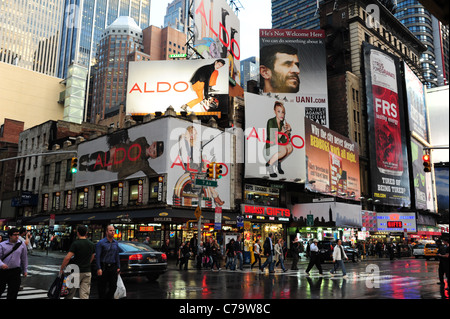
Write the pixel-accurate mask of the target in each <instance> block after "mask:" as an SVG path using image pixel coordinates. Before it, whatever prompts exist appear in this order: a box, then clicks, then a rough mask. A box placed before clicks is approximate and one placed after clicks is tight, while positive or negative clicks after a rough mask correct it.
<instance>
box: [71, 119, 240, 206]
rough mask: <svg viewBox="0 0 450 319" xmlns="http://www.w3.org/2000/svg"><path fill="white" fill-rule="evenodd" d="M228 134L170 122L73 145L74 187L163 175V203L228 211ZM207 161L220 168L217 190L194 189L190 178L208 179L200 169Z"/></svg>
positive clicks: (172, 120) (203, 167)
mask: <svg viewBox="0 0 450 319" xmlns="http://www.w3.org/2000/svg"><path fill="white" fill-rule="evenodd" d="M230 135H231V134H229V133H226V132H222V131H220V130H218V129H214V128H210V127H204V126H202V125H201V124H200V122H194V123H193V122H187V121H183V120H180V119H174V118H161V119H160V120H156V121H152V122H150V123H146V124H142V125H139V126H135V127H132V128H130V129H128V130H120V131H117V132H115V133H113V134H108V135H107V136H103V137H100V138H97V139H95V140H92V141H87V142H84V143H81V144H80V145H79V147H78V157H79V170H78V173H77V174H76V181H75V186H76V187H77V188H78V187H83V186H87V185H97V184H102V183H111V182H121V181H122V182H123V181H124V180H129V179H135V178H142V177H156V176H160V175H162V174H167V178H166V188H167V194H166V198H167V204H169V205H174V206H187V207H194V206H198V205H199V204H200V205H201V207H211V208H212V207H218V206H220V207H222V208H225V209H229V208H230V204H231V203H230V175H231V174H230V162H231V159H230V150H231V149H232V146H231V140H232V139H231V138H230ZM209 141H211V142H209ZM206 142H209V143H208V144H207V145H206V146H205V147H204V148H203V151H201V145H202V143H203V145H204V144H206ZM213 161H214V162H218V163H221V164H222V165H223V168H222V171H223V178H221V179H219V180H217V187H212V186H211V187H210V186H207V185H208V184H209V182H210V181H208V182H205V183H204V184H207V185H204V186H197V185H196V179H199V180H204V181H205V180H208V178H206V169H207V168H206V166H207V164H209V163H210V162H213ZM202 187H203V193H202V196H200V197H199V196H198V194H199V193H200V189H201V188H202ZM143 202H144V203H145V202H146V201H145V199H144V200H143Z"/></svg>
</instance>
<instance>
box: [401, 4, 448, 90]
mask: <svg viewBox="0 0 450 319" xmlns="http://www.w3.org/2000/svg"><path fill="white" fill-rule="evenodd" d="M397 6H398V8H397V12H396V14H395V16H396V18H397V19H399V20H400V22H401V23H403V24H404V25H405V26H406V27H407V28H408V29H409V30H410V31H411V32H412V33H413V34H414V35H415V36H416V37H417V38H418V39H420V40H421V41H422V42H423V43H424V44H425V46H426V47H427V50H426V51H425V52H423V53H422V55H421V57H420V62H421V66H422V74H423V76H424V78H425V80H426V83H425V84H426V85H427V87H428V88H432V87H436V86H441V85H447V84H448V72H449V70H448V69H449V64H448V60H449V56H448V54H449V53H448V52H449V40H448V33H449V31H448V26H444V25H442V23H440V22H439V21H438V20H437V19H436V17H434V16H433V15H431V13H430V12H428V10H426V9H425V8H424V6H423V5H422V4H420V2H419V1H418V0H399V1H398V3H397Z"/></svg>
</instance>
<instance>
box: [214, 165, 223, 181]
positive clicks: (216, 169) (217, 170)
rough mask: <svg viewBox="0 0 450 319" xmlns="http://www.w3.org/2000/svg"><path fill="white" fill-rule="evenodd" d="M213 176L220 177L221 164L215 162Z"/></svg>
mask: <svg viewBox="0 0 450 319" xmlns="http://www.w3.org/2000/svg"><path fill="white" fill-rule="evenodd" d="M214 172H215V175H214V178H215V179H221V178H222V164H219V163H216V165H215V166H214Z"/></svg>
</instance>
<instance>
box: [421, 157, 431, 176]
mask: <svg viewBox="0 0 450 319" xmlns="http://www.w3.org/2000/svg"><path fill="white" fill-rule="evenodd" d="M422 159H423V171H424V172H425V173H429V172H431V163H430V155H429V154H425V155H423V156H422Z"/></svg>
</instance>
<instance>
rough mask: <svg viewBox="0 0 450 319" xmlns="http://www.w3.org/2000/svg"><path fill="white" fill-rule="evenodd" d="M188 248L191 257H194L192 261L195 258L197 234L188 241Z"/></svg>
mask: <svg viewBox="0 0 450 319" xmlns="http://www.w3.org/2000/svg"><path fill="white" fill-rule="evenodd" d="M189 246H190V248H191V252H192V256H194V261H195V260H196V258H197V249H198V239H197V234H194V237H192V238H191V240H190V241H189Z"/></svg>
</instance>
